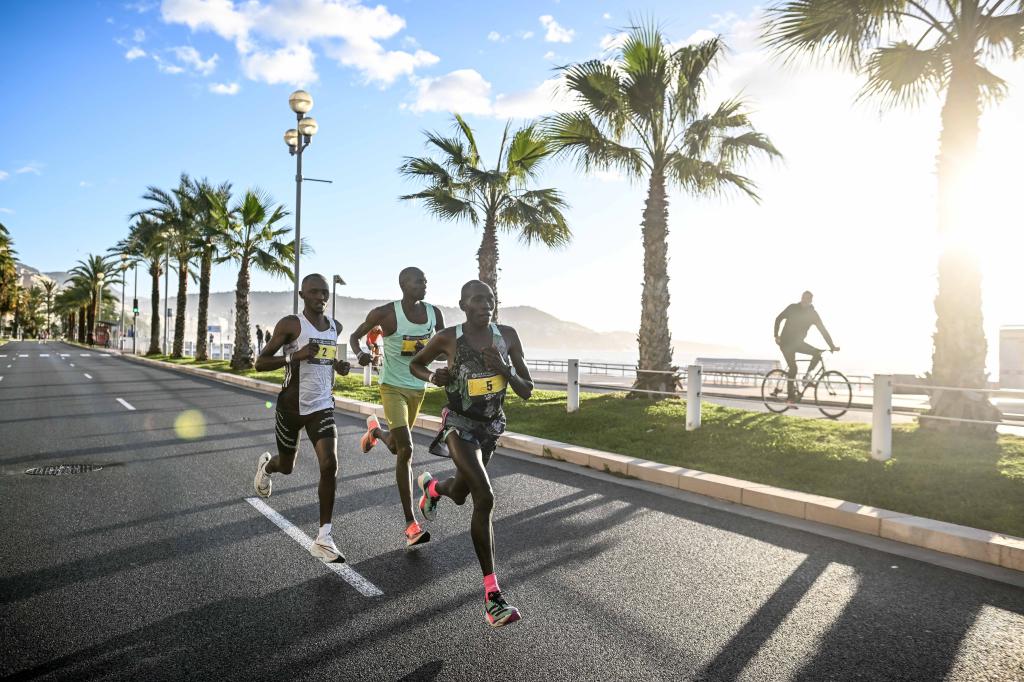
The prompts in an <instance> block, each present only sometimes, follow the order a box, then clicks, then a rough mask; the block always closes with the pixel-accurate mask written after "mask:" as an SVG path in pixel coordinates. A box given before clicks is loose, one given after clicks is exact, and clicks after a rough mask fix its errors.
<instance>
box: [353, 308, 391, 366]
mask: <svg viewBox="0 0 1024 682" xmlns="http://www.w3.org/2000/svg"><path fill="white" fill-rule="evenodd" d="M386 308H387V306H382V307H378V308H374V309H373V310H371V311H370V312H368V313H367V314H366V319H365V320H363V323H362V324H360V325H359V326H358V327H356V328H355V331H353V332H352V335H351V336H349V337H348V345H349V347H350V348H351V349H352V352H353V353H355V355H356V358H358V359H359V364H360V365H363V366H365V365H367V364H369V362H370V361H369V359H367V361H366V362H365V363H364V362H363V355H364V354H365V355H367V356H369V355H370V354H369V353H368V352H367V351H364V350H363V347H362V346H361V345H360V342H359V339H361V338H363V337H364V336H366V335H367V334H368V333H369V332H370V330H371V329H373V328H374V327H376V326H377V325H380V324H382V323H383V322H384V318H385V316H386V315H387V310H386Z"/></svg>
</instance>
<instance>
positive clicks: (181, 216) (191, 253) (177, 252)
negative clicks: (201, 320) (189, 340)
mask: <svg viewBox="0 0 1024 682" xmlns="http://www.w3.org/2000/svg"><path fill="white" fill-rule="evenodd" d="M192 186H193V182H192V179H191V178H189V176H188V174H186V173H182V174H181V178H180V179H179V181H178V186H177V187H176V188H175V189H173V190H171V191H167V190H163V189H160V188H159V187H154V186H152V185H150V186H149V187H147V188H146V193H145V194H143V195H142V198H143V199H146V200H147V201H152V202H153V203H154V204H155V206H153V207H151V208H149V209H146V210H144V211H140V212H138V213H137V214H135V215H149V216H150V217H152V218H154V219H156V220H158V221H159V222H161V223H162V224H163V226H164V228H165V244H166V247H167V249H168V251H169V255H170V258H172V259H174V261H175V264H176V266H175V269H176V270H177V272H178V295H177V301H176V303H177V305H176V309H175V313H174V345H173V347H172V350H171V357H172V358H180V357H181V356H182V354H183V351H184V347H185V311H186V305H187V303H188V298H187V294H188V279H189V277H190V276H191V277H192V279H195V276H194V274H193V273H192V271H191V268H190V264H191V262H192V259H193V258H195V257H196V255H197V251H196V242H197V241H200V231H199V227H198V225H197V222H196V216H195V214H194V213H193V209H194V208H196V205H195V202H194V201H192V200H191V199H190V196H191V194H192Z"/></svg>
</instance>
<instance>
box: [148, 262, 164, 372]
mask: <svg viewBox="0 0 1024 682" xmlns="http://www.w3.org/2000/svg"><path fill="white" fill-rule="evenodd" d="M160 274H161V273H160V263H159V262H157V261H153V262H151V263H150V264H149V275H150V277H151V278H152V280H153V290H152V291H151V292H150V294H149V295H150V297H151V298H150V300H151V301H152V302H153V319H152V320H150V322H149V350H148V351H146V355H159V354H160Z"/></svg>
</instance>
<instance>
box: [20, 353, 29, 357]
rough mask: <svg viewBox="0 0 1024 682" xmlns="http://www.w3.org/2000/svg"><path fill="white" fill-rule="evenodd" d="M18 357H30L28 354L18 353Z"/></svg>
mask: <svg viewBox="0 0 1024 682" xmlns="http://www.w3.org/2000/svg"><path fill="white" fill-rule="evenodd" d="M18 357H19V358H27V357H28V353H18Z"/></svg>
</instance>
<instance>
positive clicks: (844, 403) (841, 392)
mask: <svg viewBox="0 0 1024 682" xmlns="http://www.w3.org/2000/svg"><path fill="white" fill-rule="evenodd" d="M814 402H816V403H818V409H819V410H821V413H822V414H823V415H825V416H826V417H828V418H829V419H839V418H840V417H842V416H843V415H844V414H846V411H847V410H849V409H850V405H851V404H852V403H853V387H852V386H851V385H850V380H849V379H847V378H846V377H845V376H843V373H842V372H837V371H836V370H834V369H830V370H829V371H827V372H825V373H824V374H823V375H822V376H821V379H819V380H818V383H817V385H815V387H814Z"/></svg>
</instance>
